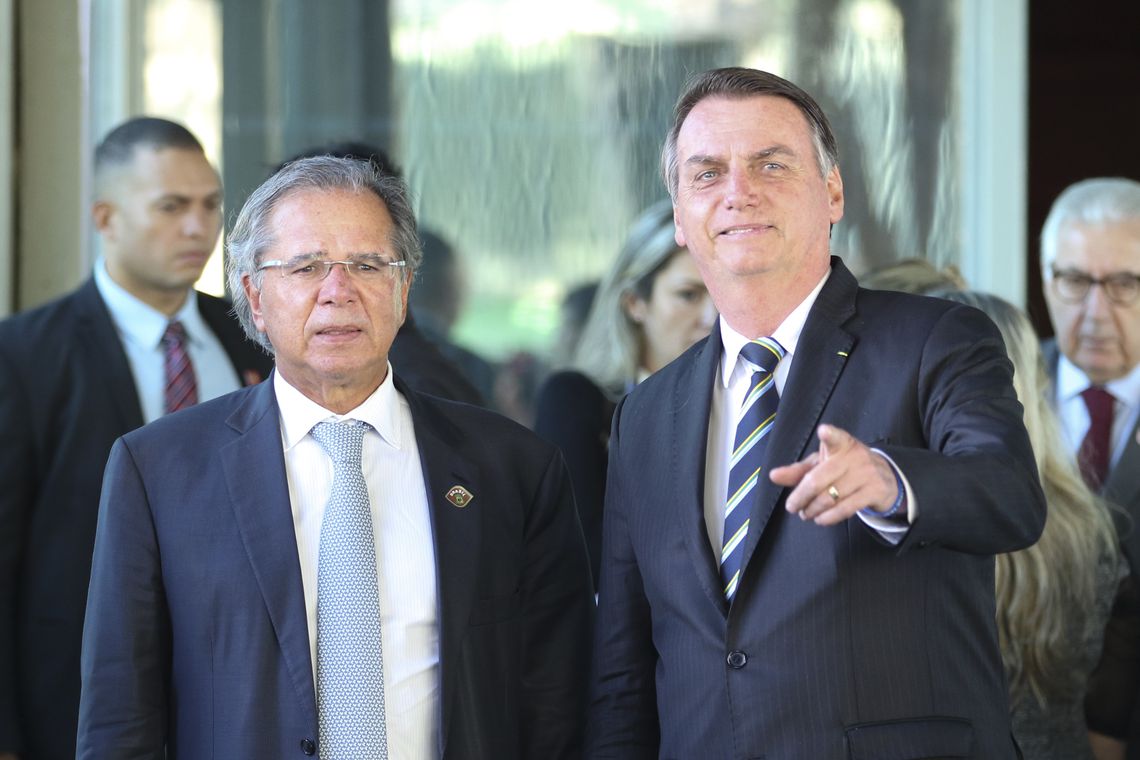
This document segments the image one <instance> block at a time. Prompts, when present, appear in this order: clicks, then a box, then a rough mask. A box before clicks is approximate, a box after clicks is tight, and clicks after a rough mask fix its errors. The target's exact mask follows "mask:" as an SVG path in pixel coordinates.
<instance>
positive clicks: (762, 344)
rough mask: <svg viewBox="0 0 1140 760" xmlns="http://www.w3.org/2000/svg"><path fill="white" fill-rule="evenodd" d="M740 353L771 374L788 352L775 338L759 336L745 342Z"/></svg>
mask: <svg viewBox="0 0 1140 760" xmlns="http://www.w3.org/2000/svg"><path fill="white" fill-rule="evenodd" d="M740 355H741V356H743V357H744V358H745V359H747V360H748V361H750V362H752V363H753V364H755V365H756V366H757V367H759V368H760V369H762V370H764V371H765V372H768V373H769V374H771V373H772V372H775V371H776V367H777V365H779V363H780V361H781V360H782V359H783V358H784V357H785V356H787V355H788V352H787V351H786V350H785V349H784V347H783V346H781V345H780V344H779V342H778V341H777V340H776V339H775V338H757V339H756V340H752V341H749V342H748V343H745V344H744V346H743V347H742V348H741V349H740Z"/></svg>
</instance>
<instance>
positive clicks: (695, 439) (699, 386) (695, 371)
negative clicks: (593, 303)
mask: <svg viewBox="0 0 1140 760" xmlns="http://www.w3.org/2000/svg"><path fill="white" fill-rule="evenodd" d="M696 351H697V352H696V354H695V355H694V356H693V359H692V361H690V362H689V363H688V365H687V366H686V368H685V372H684V374H682V375H681V376H680V377H679V378H678V379H677V383H676V386H675V388H674V394H675V395H674V398H673V407H672V408H673V417H674V430H675V435H674V436H673V440H672V441H670V445H671V446H672V452H671V457H670V458H671V460H672V466H671V467H670V470H671V471H672V473H673V488H672V493H673V494H675V495H676V497H675V498H672V499H670V500H668V503H670V504H672V505H673V507H674V520H675V521H676V522H677V523H678V524H679V525H680V531H681V534H682V535H684V537H685V546H686V549H687V550H688V554H689V559H690V560H691V561H692V563H693V571H694V576H695V577H696V579H697V581H698V582H699V583H700V585H701V588H702V589H704V591H705V594H706V595H707V596H708V597H709V599H710V600H711V601H712V603H713V604H714V605H716V607H717V609H718V610H720V611H721V613H722V614H727V612H728V602H727V601H726V600H725V598H724V591H723V589H722V584H721V581H720V569H719V565H718V563H717V558H716V556H715V555H714V554H713V550H712V546H711V545H710V544H709V533H708V527H707V526H706V525H705V510H704V503H705V462H706V459H707V458H708V443H709V414H710V412H711V408H712V387H713V386H712V384H713V383H715V382H717V370H718V368H719V367H720V358H721V354H722V353H723V350H722V345H721V340H720V327H719V323H718V325H717V326H714V327H713V330H712V333H711V334H710V335H709V337H708V338H707V339H706V340H705V341H704V343H703V344H702V345H701V347H700V348H698V349H697V350H696ZM693 505H696V506H695V507H694V506H693Z"/></svg>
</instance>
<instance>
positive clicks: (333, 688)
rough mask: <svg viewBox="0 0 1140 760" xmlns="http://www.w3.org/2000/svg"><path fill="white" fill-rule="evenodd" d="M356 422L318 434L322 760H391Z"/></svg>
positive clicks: (362, 426) (319, 428) (372, 544)
mask: <svg viewBox="0 0 1140 760" xmlns="http://www.w3.org/2000/svg"><path fill="white" fill-rule="evenodd" d="M369 427H370V426H369V425H368V424H367V423H364V422H358V421H355V420H346V421H344V422H331V421H329V422H318V423H317V424H316V425H314V426H313V429H312V431H311V434H312V436H313V438H315V439H316V440H317V443H319V444H320V445H321V447H322V448H323V449H324V450H325V452H326V453H327V454H328V455H329V458H331V459H332V461H333V483H332V490H331V492H330V493H329V502H328V506H326V507H325V514H324V517H323V518H322V520H321V543H320V553H319V555H318V558H317V717H318V721H319V730H320V757H321V760H362V759H363V758H368V759H369V760H387V758H388V729H387V724H386V720H385V714H384V647H383V640H382V638H381V636H380V590H379V586H378V585H377V582H376V539H375V537H374V534H373V531H372V508H371V506H370V502H369V499H368V484H367V483H366V482H365V480H364V472H363V470H362V469H361V454H362V450H363V446H364V433H365V431H366V430H368V429H369Z"/></svg>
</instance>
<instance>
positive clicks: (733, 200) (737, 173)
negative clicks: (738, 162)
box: [724, 167, 756, 208]
mask: <svg viewBox="0 0 1140 760" xmlns="http://www.w3.org/2000/svg"><path fill="white" fill-rule="evenodd" d="M724 200H725V203H727V204H728V205H730V206H732V207H734V208H735V207H738V206H747V205H750V204H752V203H754V202H755V201H756V187H755V184H754V183H753V178H752V176H751V174H750V173H749V172H748V170H747V169H746V168H744V167H737V168H730V169H728V172H727V174H726V175H725V197H724Z"/></svg>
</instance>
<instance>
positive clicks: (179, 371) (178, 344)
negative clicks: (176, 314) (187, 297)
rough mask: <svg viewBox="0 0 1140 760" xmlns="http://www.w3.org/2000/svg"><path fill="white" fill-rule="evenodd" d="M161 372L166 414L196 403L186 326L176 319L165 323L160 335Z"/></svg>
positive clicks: (192, 366) (195, 386)
mask: <svg viewBox="0 0 1140 760" xmlns="http://www.w3.org/2000/svg"><path fill="white" fill-rule="evenodd" d="M162 352H163V359H162V365H163V373H164V375H165V377H166V390H165V392H164V394H163V406H164V407H165V412H166V414H170V413H171V412H177V411H178V410H179V409H185V408H186V407H188V406H194V404H197V403H198V382H197V380H195V379H194V365H192V364H191V363H190V354H189V353H188V352H187V351H186V328H184V327H183V326H182V323H181V322H179V321H178V320H174V321H173V322H170V323H168V324H167V325H166V332H165V333H163V335H162Z"/></svg>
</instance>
